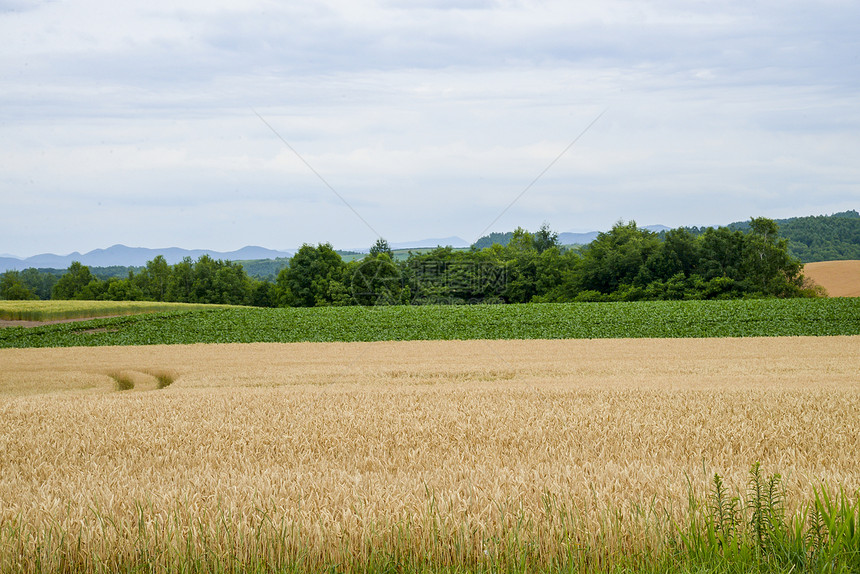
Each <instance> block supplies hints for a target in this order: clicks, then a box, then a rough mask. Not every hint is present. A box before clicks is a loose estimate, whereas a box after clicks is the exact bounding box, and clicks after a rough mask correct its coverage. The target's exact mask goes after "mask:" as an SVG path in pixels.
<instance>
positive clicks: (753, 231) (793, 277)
mask: <svg viewBox="0 0 860 574" xmlns="http://www.w3.org/2000/svg"><path fill="white" fill-rule="evenodd" d="M745 239H746V241H745V243H746V245H745V247H746V248H745V250H744V265H743V266H742V269H743V273H744V277H745V280H746V282H747V283H748V284H749V285H750V286H751V290H754V291H758V292H761V293H764V294H766V295H776V296H791V295H797V294H798V293H799V291H800V289H801V287H802V286H803V276H802V275H801V273H800V272H801V269H802V268H803V265H802V264H801V263H800V260H799V259H795V258H794V257H792V256H791V255H789V253H788V241H786V240H785V239H782V238H780V237H779V225H777V223H776V222H775V221H773V220H772V219H768V218H766V217H755V218H752V219H751V220H750V232H749V234H747V236H746V237H745Z"/></svg>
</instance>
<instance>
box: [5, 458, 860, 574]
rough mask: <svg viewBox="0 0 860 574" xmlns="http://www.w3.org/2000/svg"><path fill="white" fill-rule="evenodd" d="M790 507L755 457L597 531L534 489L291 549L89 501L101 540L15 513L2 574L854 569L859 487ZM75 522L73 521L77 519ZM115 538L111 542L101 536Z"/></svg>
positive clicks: (282, 533) (224, 521)
mask: <svg viewBox="0 0 860 574" xmlns="http://www.w3.org/2000/svg"><path fill="white" fill-rule="evenodd" d="M813 491H814V493H813V494H814V496H813V498H812V500H811V501H807V502H801V503H799V504H794V505H793V508H795V509H796V510H794V511H792V512H789V511H788V510H787V508H788V506H789V505H788V501H787V500H786V494H785V490H784V488H783V487H782V484H781V477H780V475H778V474H772V475H770V476H765V475H763V473H762V471H761V468H760V466H759V465H758V463H756V464H754V465H753V467H752V469H751V470H750V473H749V481H748V484H747V485H746V490H745V492H744V493H743V494H740V493H738V494H732V493H730V492H729V490H728V488H727V487H726V486H725V485H724V484H723V481H722V479H721V477H720V476H719V475H716V474H715V475H714V477H713V483H712V487H711V489H710V492H709V493H708V494H707V496H706V499H698V498H696V497H695V496H694V495H693V494H692V489H691V495H690V501H689V509H688V512H687V515H688V516H689V520H688V521H686V522H685V523H682V524H678V523H676V522H675V520H674V519H673V518H672V514H671V513H670V512H667V511H666V510H665V509H662V510H661V509H659V508H657V507H655V506H654V505H653V504H652V505H649V504H643V505H634V506H633V507H632V508H630V509H626V510H622V509H613V508H609V509H607V510H606V511H605V512H604V513H603V514H602V518H601V519H600V524H599V526H598V528H597V529H595V528H593V527H592V528H589V526H588V525H587V524H586V519H585V518H584V517H583V515H582V514H580V512H579V511H578V509H576V508H574V507H571V506H570V505H569V504H568V503H566V502H565V500H566V499H565V498H564V497H563V496H557V495H555V494H552V493H545V494H544V496H543V499H544V508H543V511H542V512H539V513H537V514H536V515H526V513H524V512H523V511H522V509H521V508H519V509H518V508H517V507H516V505H515V504H513V505H511V504H504V503H500V504H499V507H498V512H500V513H501V517H500V518H501V519H500V520H499V521H498V524H500V525H502V526H501V527H500V528H499V527H497V528H495V529H493V530H492V531H490V529H488V528H487V527H484V528H476V527H474V526H472V527H464V526H461V525H459V524H458V523H457V519H456V518H455V517H452V516H449V515H448V514H446V511H445V510H444V509H440V508H439V505H438V503H437V501H436V498H435V496H434V494H433V493H432V492H430V491H428V493H427V494H428V508H429V511H428V513H427V516H426V517H425V518H422V519H418V520H417V521H414V520H411V519H409V518H405V519H400V520H395V521H394V522H393V523H391V524H378V525H375V526H371V527H370V528H368V529H366V531H365V534H364V536H363V539H362V540H358V541H357V540H354V539H352V538H350V537H342V536H340V535H338V534H337V533H328V532H326V531H324V530H323V531H322V532H321V534H322V537H323V539H325V538H326V537H327V536H333V537H335V539H337V538H340V542H339V543H338V544H336V545H335V546H334V547H332V546H328V547H323V548H318V547H317V548H315V547H312V546H311V545H307V544H303V542H302V532H303V531H305V530H311V531H312V530H314V525H301V524H294V523H288V522H286V521H285V520H284V519H282V518H280V519H279V518H277V517H276V516H274V515H272V514H270V513H269V512H268V511H263V510H262V509H260V510H259V511H258V513H260V514H261V515H262V516H261V518H260V519H259V521H258V524H255V525H253V526H252V528H250V529H249V528H247V527H246V528H238V527H237V526H236V524H235V522H234V518H233V517H232V516H231V514H230V512H229V511H227V510H222V511H220V512H219V513H217V515H216V516H199V517H196V518H194V517H192V521H193V524H190V525H189V524H188V523H187V520H188V519H187V518H186V516H187V512H183V511H181V510H178V511H177V512H176V513H175V514H174V516H173V518H172V519H171V518H170V517H167V518H166V519H165V518H164V517H162V518H159V517H158V516H157V515H155V514H154V513H152V512H151V508H150V505H149V504H145V503H144V504H140V503H139V504H137V505H136V506H135V508H136V509H137V514H138V520H137V524H136V525H133V526H128V525H122V524H120V522H119V521H117V520H115V519H114V518H113V517H111V516H106V515H104V514H103V513H102V512H100V511H99V509H98V505H97V504H94V505H91V509H92V512H93V513H94V516H93V522H94V523H95V524H99V525H100V526H101V529H102V531H103V532H102V533H101V535H100V536H87V537H84V536H82V534H81V533H80V532H75V531H73V530H71V529H70V528H69V527H68V526H66V525H64V524H60V523H53V524H52V523H48V524H47V525H46V526H43V527H33V526H31V525H28V524H23V523H21V522H20V521H17V520H16V519H15V518H12V519H9V520H5V521H4V522H3V523H2V524H0V569H2V571H3V572H8V573H31V572H33V573H35V572H45V573H48V572H52V573H53V572H58V573H59V572H69V573H78V572H80V573H90V572H149V573H160V572H185V573H189V574H190V573H195V574H196V573H201V574H202V573H211V572H219V573H239V572H242V573H254V574H263V573H275V572H278V573H297V574H298V573H304V572H331V573H337V572H344V573H346V572H362V573H367V572H386V573H388V572H390V573H410V572H426V573H431V572H432V573H435V572H446V573H452V572H458V573H485V572H486V573H490V572H492V573H498V572H506V573H512V574H521V573H526V572H548V573H563V572H564V573H567V572H570V573H574V572H576V573H604V572H605V573H609V572H611V573H626V572H630V573H633V572H640V573H641V572H651V573H657V572H662V573H694V572H695V573H722V574H730V573H738V574H740V573H768V574H769V573H797V574H800V573H822V574H823V573H827V574H842V573H845V574H848V573H856V572H860V493H853V494H851V493H846V492H845V491H844V490H842V489H838V490H834V489H832V488H828V487H826V486H824V485H820V486H816V487H814V489H813ZM78 525H79V526H81V524H80V523H78ZM105 540H110V541H113V544H114V545H115V546H111V544H106V543H104V542H102V541H105Z"/></svg>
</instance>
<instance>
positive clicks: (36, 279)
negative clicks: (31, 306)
mask: <svg viewBox="0 0 860 574" xmlns="http://www.w3.org/2000/svg"><path fill="white" fill-rule="evenodd" d="M59 280H60V276H59V275H57V274H56V273H48V272H45V271H39V270H38V269H36V268H34V267H28V268H27V269H24V270H23V271H22V272H21V281H23V282H24V284H25V285H26V286H27V287H28V288H30V289H32V290H33V292H34V293H35V294H36V295H37V296H38V297H39V299H50V298H51V291H53V289H54V285H56V284H57V281H59Z"/></svg>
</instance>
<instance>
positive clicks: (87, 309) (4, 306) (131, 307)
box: [0, 300, 227, 321]
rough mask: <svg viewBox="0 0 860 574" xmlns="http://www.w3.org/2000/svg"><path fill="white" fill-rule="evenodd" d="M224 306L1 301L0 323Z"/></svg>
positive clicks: (120, 302) (127, 302)
mask: <svg viewBox="0 0 860 574" xmlns="http://www.w3.org/2000/svg"><path fill="white" fill-rule="evenodd" d="M226 307H227V306H226V305H194V304H189V303H156V302H152V301H2V300H0V319H2V320H6V321H58V320H63V319H85V318H90V317H107V316H109V315H136V314H140V313H158V312H163V311H192V310H201V309H211V308H226Z"/></svg>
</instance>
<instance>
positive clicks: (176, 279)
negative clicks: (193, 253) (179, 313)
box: [166, 257, 194, 303]
mask: <svg viewBox="0 0 860 574" xmlns="http://www.w3.org/2000/svg"><path fill="white" fill-rule="evenodd" d="M193 284H194V262H193V261H192V260H191V258H190V257H183V258H182V261H180V262H179V263H176V264H175V265H173V267H172V269H171V273H170V278H169V280H168V282H167V297H166V300H167V301H175V302H178V303H192V302H193V299H192V287H193Z"/></svg>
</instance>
